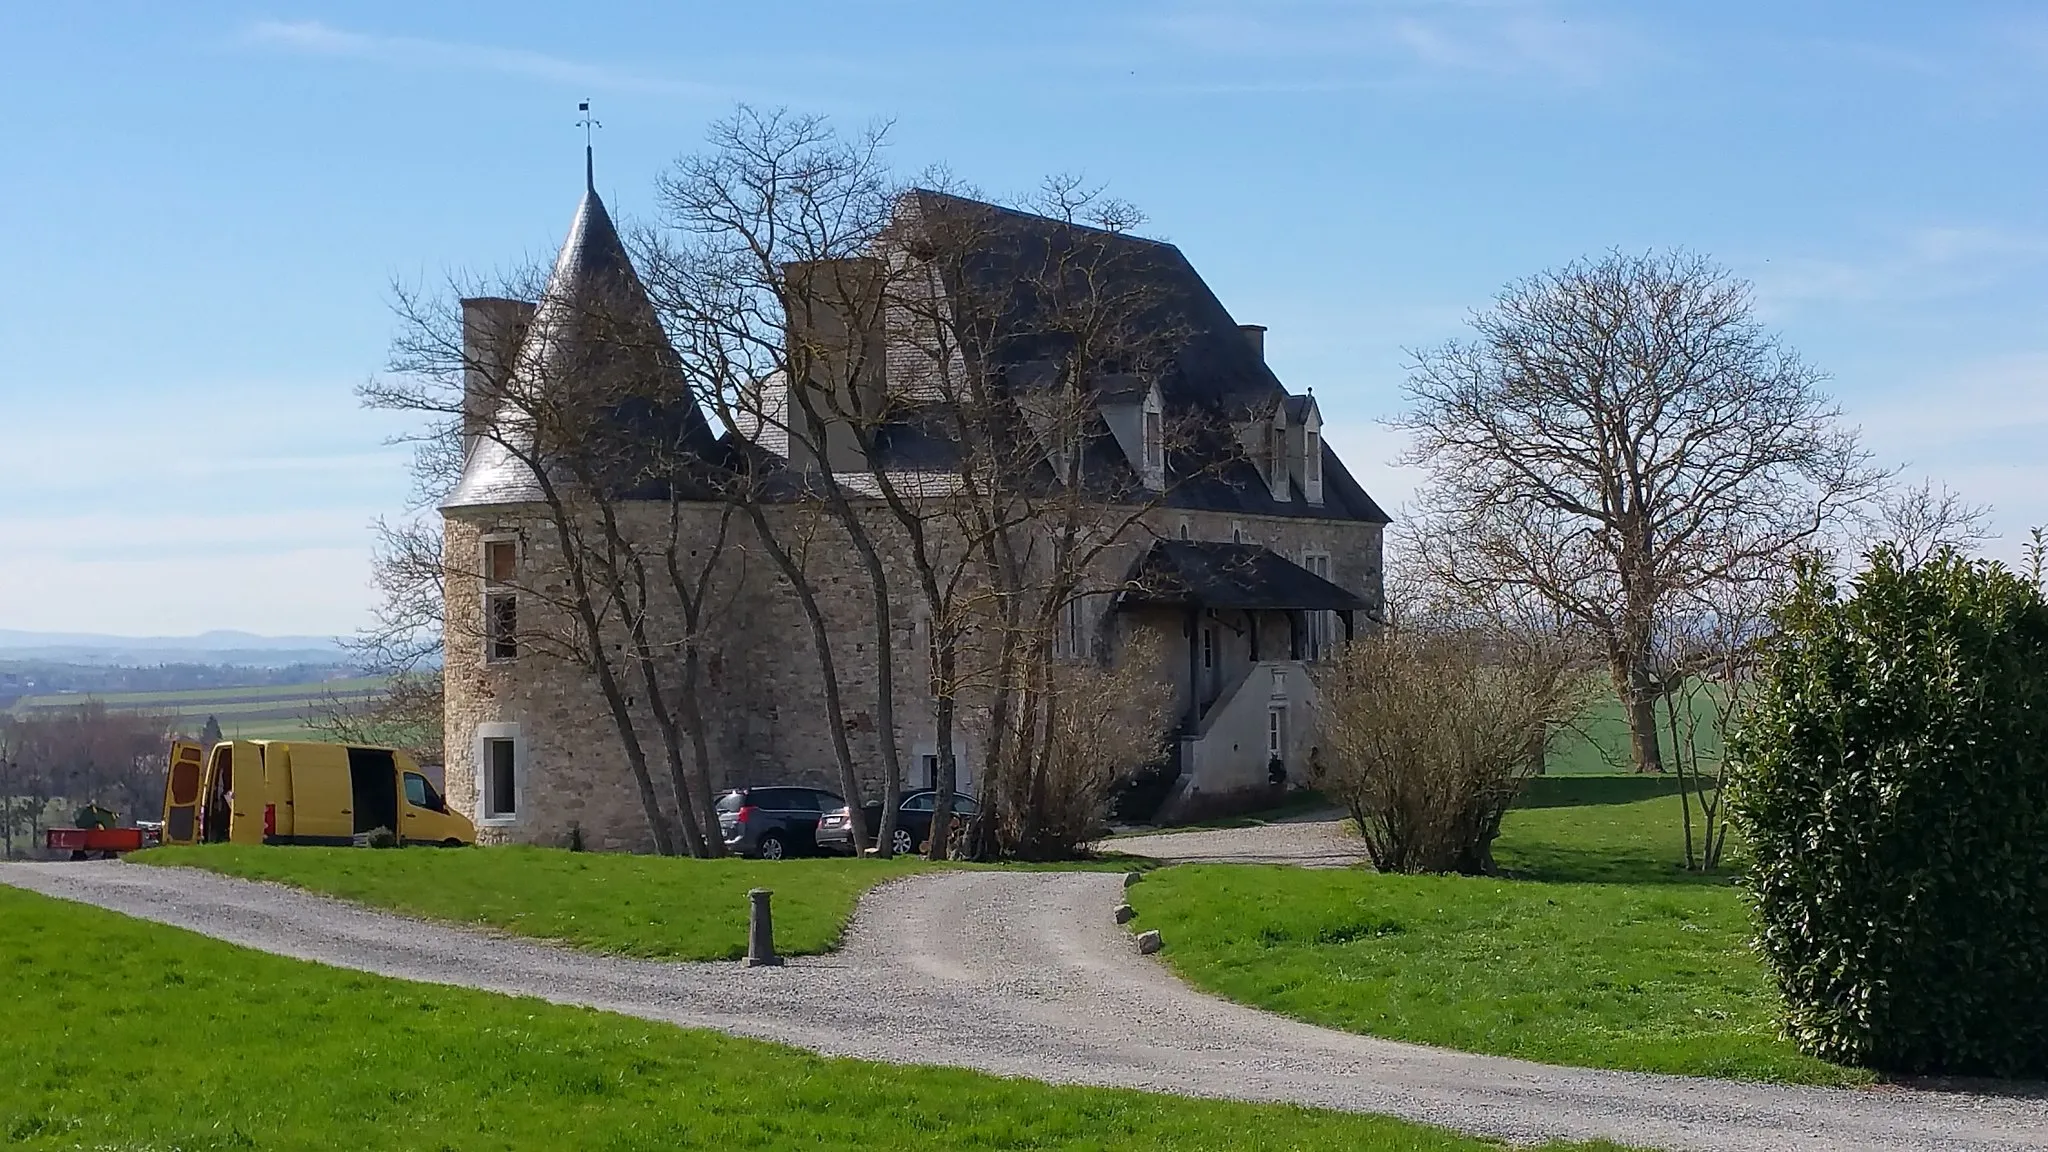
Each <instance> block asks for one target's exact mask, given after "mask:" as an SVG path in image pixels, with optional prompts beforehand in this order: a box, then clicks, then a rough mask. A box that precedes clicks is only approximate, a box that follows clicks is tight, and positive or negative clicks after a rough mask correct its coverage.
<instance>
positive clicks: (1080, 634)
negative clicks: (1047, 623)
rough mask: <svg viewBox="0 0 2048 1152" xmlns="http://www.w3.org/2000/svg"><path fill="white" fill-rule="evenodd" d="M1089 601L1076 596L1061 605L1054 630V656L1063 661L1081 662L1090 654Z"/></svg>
mask: <svg viewBox="0 0 2048 1152" xmlns="http://www.w3.org/2000/svg"><path fill="white" fill-rule="evenodd" d="M1088 615H1089V613H1088V599H1087V597H1085V596H1081V595H1075V596H1071V597H1069V598H1068V599H1067V602H1066V603H1064V604H1062V605H1060V614H1059V620H1058V623H1057V624H1056V625H1055V627H1054V628H1053V637H1052V654H1053V655H1054V656H1057V657H1059V658H1060V659H1062V660H1080V659H1083V658H1084V657H1086V656H1087V655H1088V654H1089V650H1090V648H1091V647H1092V646H1091V645H1090V644H1089V643H1088Z"/></svg>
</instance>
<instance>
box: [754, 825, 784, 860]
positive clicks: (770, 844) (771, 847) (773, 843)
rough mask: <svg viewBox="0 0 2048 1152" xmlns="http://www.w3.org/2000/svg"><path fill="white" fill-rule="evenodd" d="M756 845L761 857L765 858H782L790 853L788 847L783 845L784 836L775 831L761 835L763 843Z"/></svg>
mask: <svg viewBox="0 0 2048 1152" xmlns="http://www.w3.org/2000/svg"><path fill="white" fill-rule="evenodd" d="M756 847H757V848H758V849H759V851H760V853H761V859H763V860H780V859H782V858H783V857H784V856H786V855H788V854H789V853H788V849H786V848H784V847H783V846H782V837H780V836H777V835H776V834H775V833H773V832H770V833H769V834H767V835H766V836H763V837H761V843H760V844H759V845H757V846H756Z"/></svg>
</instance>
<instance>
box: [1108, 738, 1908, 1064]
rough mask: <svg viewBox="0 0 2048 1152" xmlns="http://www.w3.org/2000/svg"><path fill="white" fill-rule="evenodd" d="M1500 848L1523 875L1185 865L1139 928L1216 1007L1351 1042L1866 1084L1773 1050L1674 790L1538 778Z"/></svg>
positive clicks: (1772, 1027)
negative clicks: (1698, 867) (1253, 1008)
mask: <svg viewBox="0 0 2048 1152" xmlns="http://www.w3.org/2000/svg"><path fill="white" fill-rule="evenodd" d="M1529 801H1530V803H1529V804H1528V806H1526V807H1523V808H1521V809H1518V810H1517V811H1515V812H1513V813H1510V814H1509V817H1508V820H1507V822H1506V825H1505V826H1504V829H1503V834H1502V837H1501V840H1500V841H1499V843H1498V845H1497V852H1496V855H1497V856H1498V858H1499V861H1500V864H1501V866H1502V867H1503V869H1504V870H1506V871H1508V872H1510V873H1512V874H1519V875H1522V876H1524V877H1527V878H1525V879H1516V880H1495V879H1468V878H1462V877H1435V876H1381V875H1377V874H1375V873H1372V872H1368V871H1364V870H1344V871H1311V870H1304V869H1292V868H1254V867H1242V866H1225V865H1190V866H1182V867H1175V868H1168V869H1164V870H1162V871H1160V872H1158V873H1156V874H1154V875H1153V876H1151V877H1149V878H1148V879H1147V880H1146V882H1145V883H1143V884H1140V885H1138V886H1137V887H1135V888H1133V889H1132V890H1131V903H1132V904H1133V905H1134V906H1135V907H1136V908H1137V910H1138V919H1137V921H1136V925H1135V926H1136V927H1138V928H1157V929H1159V930H1160V931H1161V933H1162V935H1163V936H1164V937H1165V939H1166V941H1167V949H1166V951H1165V953H1163V955H1164V956H1165V958H1166V959H1167V961H1168V962H1169V963H1170V964H1171V965H1172V966H1173V967H1174V969H1175V970H1176V971H1178V972H1180V973H1181V974H1182V975H1183V976H1185V977H1186V978H1187V979H1189V980H1190V981H1192V982H1193V983H1195V984H1196V985H1198V986H1200V987H1203V988H1207V989H1209V990H1210V991H1213V992H1215V993H1217V994H1218V995H1222V996H1226V997H1229V998H1230V999H1233V1000H1239V1001H1243V1002H1245V1003H1249V1004H1256V1005H1259V1006H1261V1007H1264V1008H1269V1009H1272V1010H1274V1011H1278V1012H1283V1013H1286V1014H1287V1015H1290V1016H1295V1017H1298V1018H1300V1019H1303V1020H1308V1021H1312V1022H1314V1023H1318V1024H1325V1025H1329V1026H1331V1027H1335V1028H1343V1029H1347V1030H1350V1031H1355V1032H1367V1033H1371V1034H1373V1035H1379V1036H1387V1037H1391V1038H1394V1039H1400V1040H1412V1041H1417V1042H1420V1043H1425V1044H1437V1045H1442V1046H1445V1047H1451V1048H1461V1049H1465V1050H1469V1051H1476V1052H1491V1053H1498V1054H1501V1055H1508V1056H1520V1057H1524V1058H1527V1059H1531V1060H1540V1061H1544V1062H1548V1063H1557V1064H1577V1065H1587V1066H1593V1067H1604V1068H1624V1069H1634V1070H1639V1071H1647V1072H1672V1073H1680V1074H1686V1075H1700V1076H1724V1077H1734V1078H1739V1079H1751V1080H1780V1081H1794V1082H1800V1083H1815V1084H1853V1083H1863V1082H1867V1081H1869V1080H1870V1079H1871V1077H1870V1076H1869V1075H1868V1074H1867V1073H1865V1072H1863V1071H1861V1070H1857V1069H1846V1068H1840V1067H1837V1066H1834V1065H1831V1064H1826V1063H1823V1062H1821V1061H1818V1060H1814V1059H1812V1058H1810V1057H1807V1056H1804V1055H1802V1054H1800V1053H1799V1052H1798V1051H1797V1049H1795V1048H1794V1047H1793V1046H1792V1045H1791V1044H1790V1043H1789V1042H1787V1041H1785V1040H1783V1039H1781V1038H1779V1036H1778V1034H1777V1028H1776V1024H1775V1015H1776V1012H1777V1007H1778V1000H1777V994H1776V989H1775V988H1774V987H1773V986H1772V984H1771V982H1770V979H1769V977H1768V976H1767V975H1766V974H1765V972H1764V970H1763V967H1762V965H1761V964H1760V963H1759V962H1758V961H1757V959H1756V958H1755V956H1754V955H1753V954H1752V953H1751V952H1750V951H1749V949H1748V947H1747V944H1746V940H1747V937H1748V933H1749V921H1748V917H1747V911H1746V909H1745V908H1744V906H1743V903H1742V899H1741V896H1740V894H1739V893H1738V892H1737V891H1736V890H1735V889H1734V887H1733V886H1732V885H1731V884H1730V882H1729V880H1728V878H1727V877H1726V876H1725V875H1722V876H1716V877H1699V876H1695V875H1692V874H1689V873H1686V872H1685V871H1683V870H1682V869H1681V868H1680V867H1679V862H1680V861H1681V860H1682V858H1683V857H1682V849H1681V848H1680V846H1679V844H1680V842H1679V835H1680V831H1679V810H1678V805H1679V798H1678V796H1677V794H1676V793H1675V791H1674V790H1673V785H1672V784H1671V783H1670V782H1668V781H1665V780H1659V779H1642V778H1633V777H1622V778H1615V777H1609V778H1606V779H1599V778H1585V779H1577V780H1574V779H1570V778H1550V779H1546V780H1540V781H1538V782H1537V783H1536V787H1535V789H1534V790H1533V792H1532V793H1531V795H1530V797H1529Z"/></svg>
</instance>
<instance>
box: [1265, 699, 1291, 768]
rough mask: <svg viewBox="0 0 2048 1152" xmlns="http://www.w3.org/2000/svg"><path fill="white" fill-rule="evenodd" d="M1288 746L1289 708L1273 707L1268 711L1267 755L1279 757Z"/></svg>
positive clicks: (1271, 757) (1274, 757) (1273, 757)
mask: <svg viewBox="0 0 2048 1152" xmlns="http://www.w3.org/2000/svg"><path fill="white" fill-rule="evenodd" d="M1286 748H1287V709H1285V708H1273V709H1270V710H1268V711H1267V713H1266V756H1267V757H1268V758H1270V759H1278V758H1280V757H1281V756H1282V755H1284V754H1285V752H1286Z"/></svg>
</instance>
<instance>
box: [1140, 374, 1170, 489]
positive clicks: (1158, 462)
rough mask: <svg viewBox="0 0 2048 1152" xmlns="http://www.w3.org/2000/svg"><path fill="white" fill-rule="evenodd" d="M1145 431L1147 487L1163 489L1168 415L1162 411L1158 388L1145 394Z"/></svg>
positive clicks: (1164, 484)
mask: <svg viewBox="0 0 2048 1152" xmlns="http://www.w3.org/2000/svg"><path fill="white" fill-rule="evenodd" d="M1143 429H1144V431H1143V433H1142V435H1143V437H1144V458H1145V469H1144V471H1145V487H1147V488H1151V489H1154V490H1158V489H1163V488H1165V487H1166V413H1165V412H1164V411H1163V410H1162V409H1161V406H1160V403H1159V389H1158V388H1157V387H1154V388H1153V389H1151V390H1150V391H1148V392H1147V393H1146V394H1145V418H1144V423H1143Z"/></svg>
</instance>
